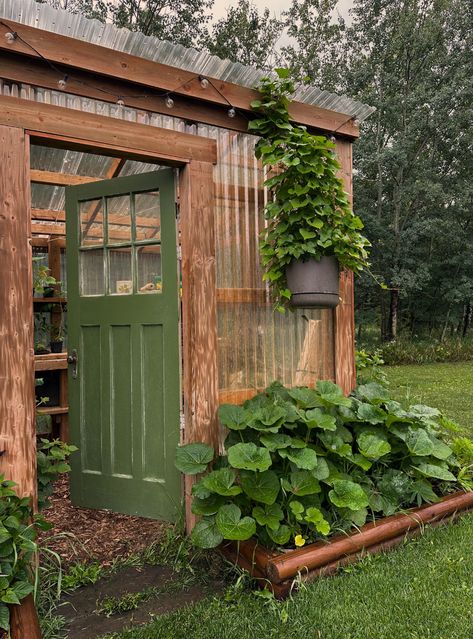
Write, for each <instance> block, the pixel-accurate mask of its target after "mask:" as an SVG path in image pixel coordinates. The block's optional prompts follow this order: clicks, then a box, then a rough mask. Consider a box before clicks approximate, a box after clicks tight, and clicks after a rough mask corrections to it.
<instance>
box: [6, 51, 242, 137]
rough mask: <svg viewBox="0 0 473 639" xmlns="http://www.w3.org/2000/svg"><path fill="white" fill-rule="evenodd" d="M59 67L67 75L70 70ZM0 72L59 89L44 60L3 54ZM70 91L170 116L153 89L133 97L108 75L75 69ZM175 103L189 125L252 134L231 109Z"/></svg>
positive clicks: (183, 100)
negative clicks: (122, 101)
mask: <svg viewBox="0 0 473 639" xmlns="http://www.w3.org/2000/svg"><path fill="white" fill-rule="evenodd" d="M58 68H59V69H60V70H61V71H62V72H63V73H64V75H67V73H68V70H69V69H68V67H63V66H60V67H58ZM0 69H1V71H0V75H1V77H2V78H4V79H5V80H10V81H13V82H22V83H27V84H31V85H33V86H38V87H42V88H45V89H51V90H53V91H57V90H58V84H57V82H58V74H57V71H55V70H54V69H51V68H50V67H49V66H47V65H45V64H44V62H43V61H42V60H31V59H28V58H26V57H25V56H18V55H17V54H11V53H6V52H2V51H0ZM67 92H68V93H72V94H74V95H79V96H82V97H85V98H91V99H93V100H100V101H101V102H109V103H111V104H115V102H116V99H115V97H114V96H116V95H121V96H130V97H126V99H125V104H126V106H127V107H132V108H134V109H140V110H146V111H151V112H153V113H162V114H164V115H169V109H168V107H167V106H166V103H165V101H164V98H163V96H162V95H160V94H159V93H158V92H155V91H153V89H149V91H148V93H149V95H147V97H146V99H143V98H140V97H133V94H134V93H135V94H136V86H135V85H130V84H129V83H127V82H120V81H119V80H116V79H114V78H106V77H105V76H102V77H99V78H97V75H96V74H94V73H87V72H86V71H81V70H80V69H77V70H75V71H74V77H72V78H69V80H68V82H67ZM173 100H174V106H173V109H172V115H173V117H176V118H182V119H183V120H185V121H186V122H191V123H193V122H202V123H203V124H210V125H213V126H219V127H221V128H224V129H231V130H233V131H241V132H246V131H248V118H247V117H244V116H242V115H240V114H239V113H237V115H236V116H235V117H234V118H229V117H228V107H227V108H225V107H222V106H221V105H218V104H212V103H205V102H202V101H201V100H196V99H192V98H190V97H187V96H178V95H175V96H174V97H173Z"/></svg>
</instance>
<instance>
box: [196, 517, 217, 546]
mask: <svg viewBox="0 0 473 639" xmlns="http://www.w3.org/2000/svg"><path fill="white" fill-rule="evenodd" d="M223 539H224V538H223V535H222V533H221V532H220V531H219V529H218V528H217V524H216V521H215V517H206V518H205V519H201V520H200V521H198V522H197V523H196V525H195V526H194V528H193V529H192V532H191V540H192V543H193V544H194V545H195V546H197V547H198V548H216V547H217V546H219V545H220V544H221V543H222V541H223Z"/></svg>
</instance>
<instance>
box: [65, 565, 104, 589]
mask: <svg viewBox="0 0 473 639" xmlns="http://www.w3.org/2000/svg"><path fill="white" fill-rule="evenodd" d="M102 575H103V568H102V566H101V565H100V564H99V563H98V562H96V561H94V562H92V563H86V562H76V563H75V564H73V565H72V566H71V567H70V568H69V570H68V572H67V574H65V575H64V576H63V577H62V586H63V588H64V590H75V589H76V588H80V587H81V586H88V585H90V584H95V583H97V581H98V580H99V579H100V577H102Z"/></svg>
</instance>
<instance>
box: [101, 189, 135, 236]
mask: <svg viewBox="0 0 473 639" xmlns="http://www.w3.org/2000/svg"><path fill="white" fill-rule="evenodd" d="M105 202H106V206H107V224H108V244H125V243H128V242H131V198H130V195H129V194H127V195H117V196H114V197H107V198H105Z"/></svg>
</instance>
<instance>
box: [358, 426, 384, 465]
mask: <svg viewBox="0 0 473 639" xmlns="http://www.w3.org/2000/svg"><path fill="white" fill-rule="evenodd" d="M356 441H357V444H358V448H359V449H360V453H361V454H362V455H363V456H364V457H367V458H368V459H374V460H376V459H379V458H380V457H383V456H384V455H387V454H388V453H390V452H391V444H390V443H389V441H388V437H387V435H386V433H385V432H384V431H383V430H382V429H381V428H374V427H373V428H363V429H361V430H360V432H359V434H358V437H357V439H356Z"/></svg>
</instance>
